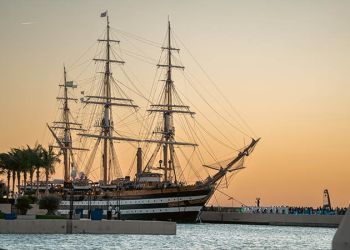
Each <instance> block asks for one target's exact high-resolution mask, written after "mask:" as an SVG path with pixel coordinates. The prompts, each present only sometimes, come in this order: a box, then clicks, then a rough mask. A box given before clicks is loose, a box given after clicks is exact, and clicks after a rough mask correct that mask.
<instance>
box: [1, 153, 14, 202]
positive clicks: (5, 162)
mask: <svg viewBox="0 0 350 250" xmlns="http://www.w3.org/2000/svg"><path fill="white" fill-rule="evenodd" d="M0 169H1V170H2V173H6V174H7V191H6V192H7V198H8V197H9V195H10V180H11V171H12V165H11V158H10V155H9V154H8V153H2V154H0Z"/></svg>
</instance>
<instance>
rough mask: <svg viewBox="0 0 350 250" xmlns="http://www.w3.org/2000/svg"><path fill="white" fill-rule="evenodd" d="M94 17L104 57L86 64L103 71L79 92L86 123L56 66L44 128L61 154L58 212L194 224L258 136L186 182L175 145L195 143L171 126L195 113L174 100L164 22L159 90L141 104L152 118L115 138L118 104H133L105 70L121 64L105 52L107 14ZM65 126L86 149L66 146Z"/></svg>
mask: <svg viewBox="0 0 350 250" xmlns="http://www.w3.org/2000/svg"><path fill="white" fill-rule="evenodd" d="M101 17H104V18H106V21H107V28H106V33H105V36H104V37H103V38H102V39H99V40H98V41H99V42H100V43H103V44H104V48H103V50H104V53H103V55H104V56H103V57H101V58H95V59H94V61H95V62H96V63H97V64H102V66H101V68H102V69H103V70H101V72H98V74H102V77H101V81H100V83H99V84H96V86H97V88H96V89H97V90H96V89H95V91H91V92H90V93H89V94H85V93H84V96H83V97H82V98H81V103H82V105H83V106H84V107H88V106H89V107H90V110H93V112H90V113H87V114H85V116H88V120H89V124H87V125H86V124H83V123H78V122H76V121H74V120H71V119H70V118H69V117H70V116H69V114H70V108H69V102H70V101H76V99H75V98H72V97H69V95H68V91H67V90H68V89H69V88H74V87H75V85H74V83H73V82H72V81H68V80H67V79H66V71H65V70H64V81H63V84H61V87H62V88H63V89H64V91H63V93H64V94H63V96H62V97H59V98H60V99H59V100H60V101H61V103H62V115H61V119H60V120H59V121H56V122H54V123H53V124H52V125H48V128H49V130H50V131H51V133H52V135H53V138H54V139H55V142H56V144H55V147H57V148H58V149H59V150H60V151H61V152H62V154H63V158H64V161H63V163H64V186H63V187H60V188H55V190H54V192H55V194H57V195H59V196H60V198H61V202H60V206H59V210H58V212H59V213H60V214H65V215H69V216H72V215H73V214H74V213H77V212H78V213H80V215H81V216H84V217H90V215H91V213H92V211H96V210H100V211H102V212H103V214H104V215H105V216H107V217H109V218H113V219H126V220H167V221H168V220H169V221H176V222H195V221H196V220H197V219H198V217H199V214H200V212H201V210H202V208H203V206H204V205H205V204H206V203H207V202H208V201H209V199H210V198H211V197H212V196H213V194H214V192H215V191H216V189H217V187H218V185H219V184H220V182H221V181H222V180H223V179H224V178H226V176H227V175H228V174H230V173H231V172H234V171H238V170H240V169H242V168H243V166H242V164H241V163H242V162H243V160H244V158H245V157H248V156H249V155H250V154H251V153H252V151H253V150H254V147H255V146H256V144H257V143H258V141H259V139H254V138H251V141H250V142H249V143H248V144H247V145H245V146H244V147H243V148H241V149H239V150H237V151H232V155H231V156H230V159H229V160H228V161H226V163H225V165H223V164H220V165H219V167H217V166H216V167H214V166H211V165H206V164H203V166H201V167H203V168H210V169H211V171H215V172H214V174H212V175H208V176H207V177H205V178H203V179H199V180H197V181H195V182H193V183H191V184H188V183H187V182H186V180H185V178H184V167H183V166H181V164H180V160H179V158H180V157H178V152H179V151H181V150H182V148H183V147H191V148H194V149H195V148H197V147H199V146H200V141H199V140H197V141H194V142H191V141H185V140H182V138H178V137H177V136H176V133H175V131H178V130H175V128H176V125H177V124H176V117H177V116H181V117H183V116H190V117H191V119H192V118H193V117H194V115H195V113H194V112H193V111H191V109H190V107H189V106H188V105H186V104H185V103H184V102H183V101H182V99H181V97H180V95H179V94H178V92H177V89H176V84H175V81H174V77H173V75H174V74H173V71H174V70H183V69H184V67H183V66H182V65H181V64H178V61H176V60H174V57H173V54H174V53H178V52H179V49H178V48H176V47H175V46H174V45H173V44H172V37H171V35H172V29H171V24H170V21H168V27H167V34H166V42H165V45H163V46H162V47H161V49H162V55H163V58H161V59H160V61H159V63H158V64H157V67H158V68H160V69H162V70H161V72H162V73H163V74H162V79H161V80H162V81H161V84H162V87H161V91H160V95H159V96H158V97H157V98H155V99H156V100H157V101H156V102H149V105H148V106H149V107H148V109H147V111H146V112H147V114H148V115H149V116H153V118H152V120H151V122H149V123H143V121H142V120H141V121H139V123H141V124H142V125H141V127H142V129H143V130H144V131H148V132H147V133H144V134H141V133H139V135H140V136H134V137H132V136H125V135H123V133H122V131H119V130H118V129H119V128H118V124H119V123H118V122H119V121H118V119H120V118H119V116H118V112H119V110H120V109H123V111H122V112H130V115H132V114H133V113H135V112H137V111H138V110H139V109H140V108H139V107H138V105H137V104H136V103H135V101H134V100H133V99H131V98H130V97H128V96H127V95H126V94H125V92H123V91H122V90H121V89H120V88H119V86H118V81H117V80H115V77H114V75H113V74H112V64H120V65H123V64H124V63H125V62H124V61H123V60H122V59H121V58H119V57H116V56H112V55H113V51H114V49H113V45H114V44H118V43H119V41H118V40H114V39H112V38H111V37H110V33H111V28H110V24H109V17H108V13H107V12H105V13H102V14H101ZM91 107H92V108H91ZM112 111H113V112H112ZM116 113H117V115H115V114H116ZM116 119H117V120H116ZM184 119H186V118H184ZM183 130H184V129H183ZM73 131H74V132H76V136H77V137H79V138H80V139H79V141H83V142H84V141H87V140H89V141H92V142H91V143H92V144H91V145H92V146H91V148H90V150H89V151H87V148H85V147H84V145H83V146H76V145H75V144H74V143H73V139H72V132H73ZM134 134H138V133H134ZM192 138H195V137H192ZM119 143H120V144H122V143H126V144H130V145H133V147H134V148H135V152H134V153H133V155H135V162H134V164H133V167H134V168H135V171H134V172H135V175H134V176H124V177H122V175H121V168H120V163H119V159H120V158H122V157H128V154H123V153H118V150H116V144H118V145H119ZM76 151H79V152H83V153H85V154H86V155H87V156H86V159H87V160H86V161H85V164H84V166H83V167H79V166H78V163H77V162H76V160H75V156H74V155H75V153H74V152H76ZM181 152H183V151H181ZM184 157H185V158H186V155H185V156H184ZM96 158H99V159H100V160H101V163H100V164H94V162H95V159H96ZM99 159H97V160H99ZM187 159H188V162H189V164H190V165H191V156H190V155H188V156H187ZM130 161H132V159H131V160H130ZM96 165H97V167H98V168H99V170H100V178H99V181H96V180H94V181H93V180H92V179H93V178H92V176H91V173H92V168H93V167H94V166H96ZM186 167H187V166H186ZM78 169H80V170H84V171H81V172H80V171H78ZM95 179H96V178H95ZM97 179H98V178H97Z"/></svg>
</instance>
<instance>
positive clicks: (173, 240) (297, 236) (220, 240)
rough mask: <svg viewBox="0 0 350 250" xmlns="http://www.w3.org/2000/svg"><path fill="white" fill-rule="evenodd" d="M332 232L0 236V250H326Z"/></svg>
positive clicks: (209, 229) (199, 229)
mask: <svg viewBox="0 0 350 250" xmlns="http://www.w3.org/2000/svg"><path fill="white" fill-rule="evenodd" d="M335 231H336V229H330V228H311V227H277V226H253V225H232V224H228V225H225V224H192V225H184V224H180V225H177V235H173V236H147V235H8V234H7V235H1V234H0V248H2V249H16V250H17V249H214V248H215V249H303V250H305V249H330V248H331V242H332V238H333V235H334V234H335Z"/></svg>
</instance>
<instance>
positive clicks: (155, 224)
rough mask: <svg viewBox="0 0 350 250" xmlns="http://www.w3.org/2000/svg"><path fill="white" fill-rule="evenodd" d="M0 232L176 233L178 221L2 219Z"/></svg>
mask: <svg viewBox="0 0 350 250" xmlns="http://www.w3.org/2000/svg"><path fill="white" fill-rule="evenodd" d="M0 234H144V235H175V234H176V223H175V222H168V221H120V220H101V221H93V220H65V219H58V220H51V219H47V220H35V219H17V220H0Z"/></svg>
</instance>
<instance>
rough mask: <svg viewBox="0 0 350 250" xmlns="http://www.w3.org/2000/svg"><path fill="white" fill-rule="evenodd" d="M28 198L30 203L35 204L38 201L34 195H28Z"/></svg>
mask: <svg viewBox="0 0 350 250" xmlns="http://www.w3.org/2000/svg"><path fill="white" fill-rule="evenodd" d="M28 199H29V200H30V204H35V203H37V202H38V198H37V197H36V196H35V195H28Z"/></svg>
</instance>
